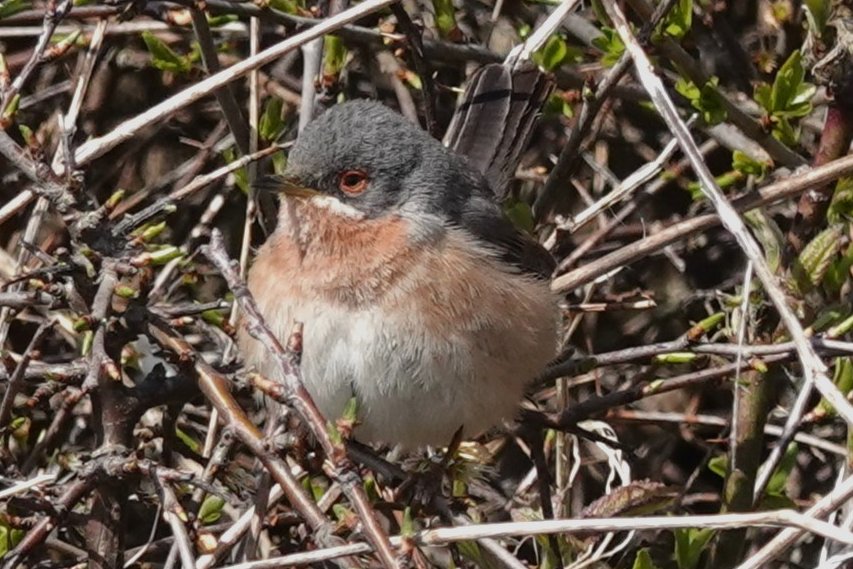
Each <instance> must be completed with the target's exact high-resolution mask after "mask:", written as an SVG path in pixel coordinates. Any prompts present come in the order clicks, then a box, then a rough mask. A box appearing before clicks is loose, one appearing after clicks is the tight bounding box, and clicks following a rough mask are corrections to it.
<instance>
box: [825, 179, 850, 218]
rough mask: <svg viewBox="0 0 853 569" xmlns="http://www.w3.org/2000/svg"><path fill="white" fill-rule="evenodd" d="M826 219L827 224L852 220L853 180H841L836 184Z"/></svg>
mask: <svg viewBox="0 0 853 569" xmlns="http://www.w3.org/2000/svg"><path fill="white" fill-rule="evenodd" d="M826 219H827V221H829V223H841V222H843V221H851V220H853V178H841V179H839V180H838V182H836V184H835V191H834V192H833V193H832V202H831V203H830V204H829V210H828V211H827V214H826Z"/></svg>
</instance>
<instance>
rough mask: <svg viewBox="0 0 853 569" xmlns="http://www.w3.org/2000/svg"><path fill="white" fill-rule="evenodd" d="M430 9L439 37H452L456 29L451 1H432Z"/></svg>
mask: <svg viewBox="0 0 853 569" xmlns="http://www.w3.org/2000/svg"><path fill="white" fill-rule="evenodd" d="M432 8H433V11H434V13H435V26H436V27H437V28H438V33H439V35H441V37H443V38H446V37H448V36H451V35H453V34H454V33H455V31H456V29H457V26H456V12H455V10H454V9H453V0H432Z"/></svg>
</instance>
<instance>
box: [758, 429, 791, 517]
mask: <svg viewBox="0 0 853 569" xmlns="http://www.w3.org/2000/svg"><path fill="white" fill-rule="evenodd" d="M798 450H799V448H798V447H797V443H791V444H789V445H788V448H787V449H785V454H784V455H783V456H782V460H781V461H779V466H778V467H776V470H775V471H774V472H773V476H771V477H770V480H769V481H768V482H767V490H766V491H765V492H764V497H763V498H762V500H761V504H760V505H761V507H762V508H765V509H780V508H791V507H793V506H794V502H793V500H791V499H790V498H788V496H787V495H786V494H785V486H786V485H787V483H788V478H789V477H790V476H791V471H793V470H794V467H795V466H796V464H797V452H798Z"/></svg>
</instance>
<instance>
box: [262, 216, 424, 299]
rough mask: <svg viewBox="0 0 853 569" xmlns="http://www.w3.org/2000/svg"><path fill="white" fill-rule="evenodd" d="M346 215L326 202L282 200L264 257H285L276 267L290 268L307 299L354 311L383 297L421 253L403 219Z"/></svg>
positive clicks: (279, 260)
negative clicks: (324, 299) (304, 287)
mask: <svg viewBox="0 0 853 569" xmlns="http://www.w3.org/2000/svg"><path fill="white" fill-rule="evenodd" d="M338 203H340V202H338ZM344 207H345V208H347V209H348V210H352V209H353V208H350V207H349V206H346V205H344ZM350 213H351V212H350V211H347V210H344V211H341V210H340V209H338V208H337V206H336V205H330V204H329V203H328V202H319V203H318V202H315V201H312V200H293V199H288V200H285V201H284V202H283V203H282V208H281V212H280V214H279V227H278V229H277V230H276V235H275V236H273V237H272V238H271V239H270V243H271V247H270V249H271V250H270V254H271V255H272V254H273V253H272V251H273V250H274V251H276V252H277V253H278V254H277V255H275V256H278V255H282V254H283V255H284V256H286V258H281V257H280V258H278V259H277V262H279V263H286V264H288V265H290V266H291V267H292V270H293V272H292V274H294V275H296V274H298V275H299V279H298V280H299V281H300V282H302V283H305V284H306V285H308V286H310V288H311V289H312V291H313V294H320V295H322V296H325V297H327V298H330V299H334V300H336V301H338V302H341V303H344V304H347V305H349V306H354V305H361V304H362V303H363V302H366V301H371V300H376V299H377V298H378V297H381V296H383V295H384V294H385V293H387V292H388V290H389V289H390V288H391V287H393V286H394V285H395V283H396V282H398V280H399V279H400V278H401V277H402V276H403V275H405V274H406V273H407V272H408V271H409V270H410V268H411V266H412V263H414V262H415V261H416V259H417V258H418V257H419V255H420V254H421V249H420V248H417V247H413V246H412V242H411V236H410V227H409V223H408V222H407V220H406V219H405V218H403V217H401V216H399V215H396V214H390V215H386V216H382V217H377V218H367V217H366V216H364V215H361V214H360V215H358V216H354V215H350Z"/></svg>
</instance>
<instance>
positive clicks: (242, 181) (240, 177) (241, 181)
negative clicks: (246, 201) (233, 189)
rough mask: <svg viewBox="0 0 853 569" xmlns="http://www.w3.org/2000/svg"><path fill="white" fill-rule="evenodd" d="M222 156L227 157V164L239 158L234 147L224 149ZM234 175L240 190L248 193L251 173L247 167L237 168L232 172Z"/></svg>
mask: <svg viewBox="0 0 853 569" xmlns="http://www.w3.org/2000/svg"><path fill="white" fill-rule="evenodd" d="M222 157H223V158H224V159H225V163H226V164H230V163H231V162H234V161H235V160H237V153H236V152H235V151H234V149H233V148H226V149H225V150H223V151H222ZM232 175H233V176H234V183H235V184H237V187H238V188H240V190H241V191H242V192H243V193H244V194H247V195H248V193H249V173H248V172H246V168H237V169H236V170H234V172H232Z"/></svg>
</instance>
